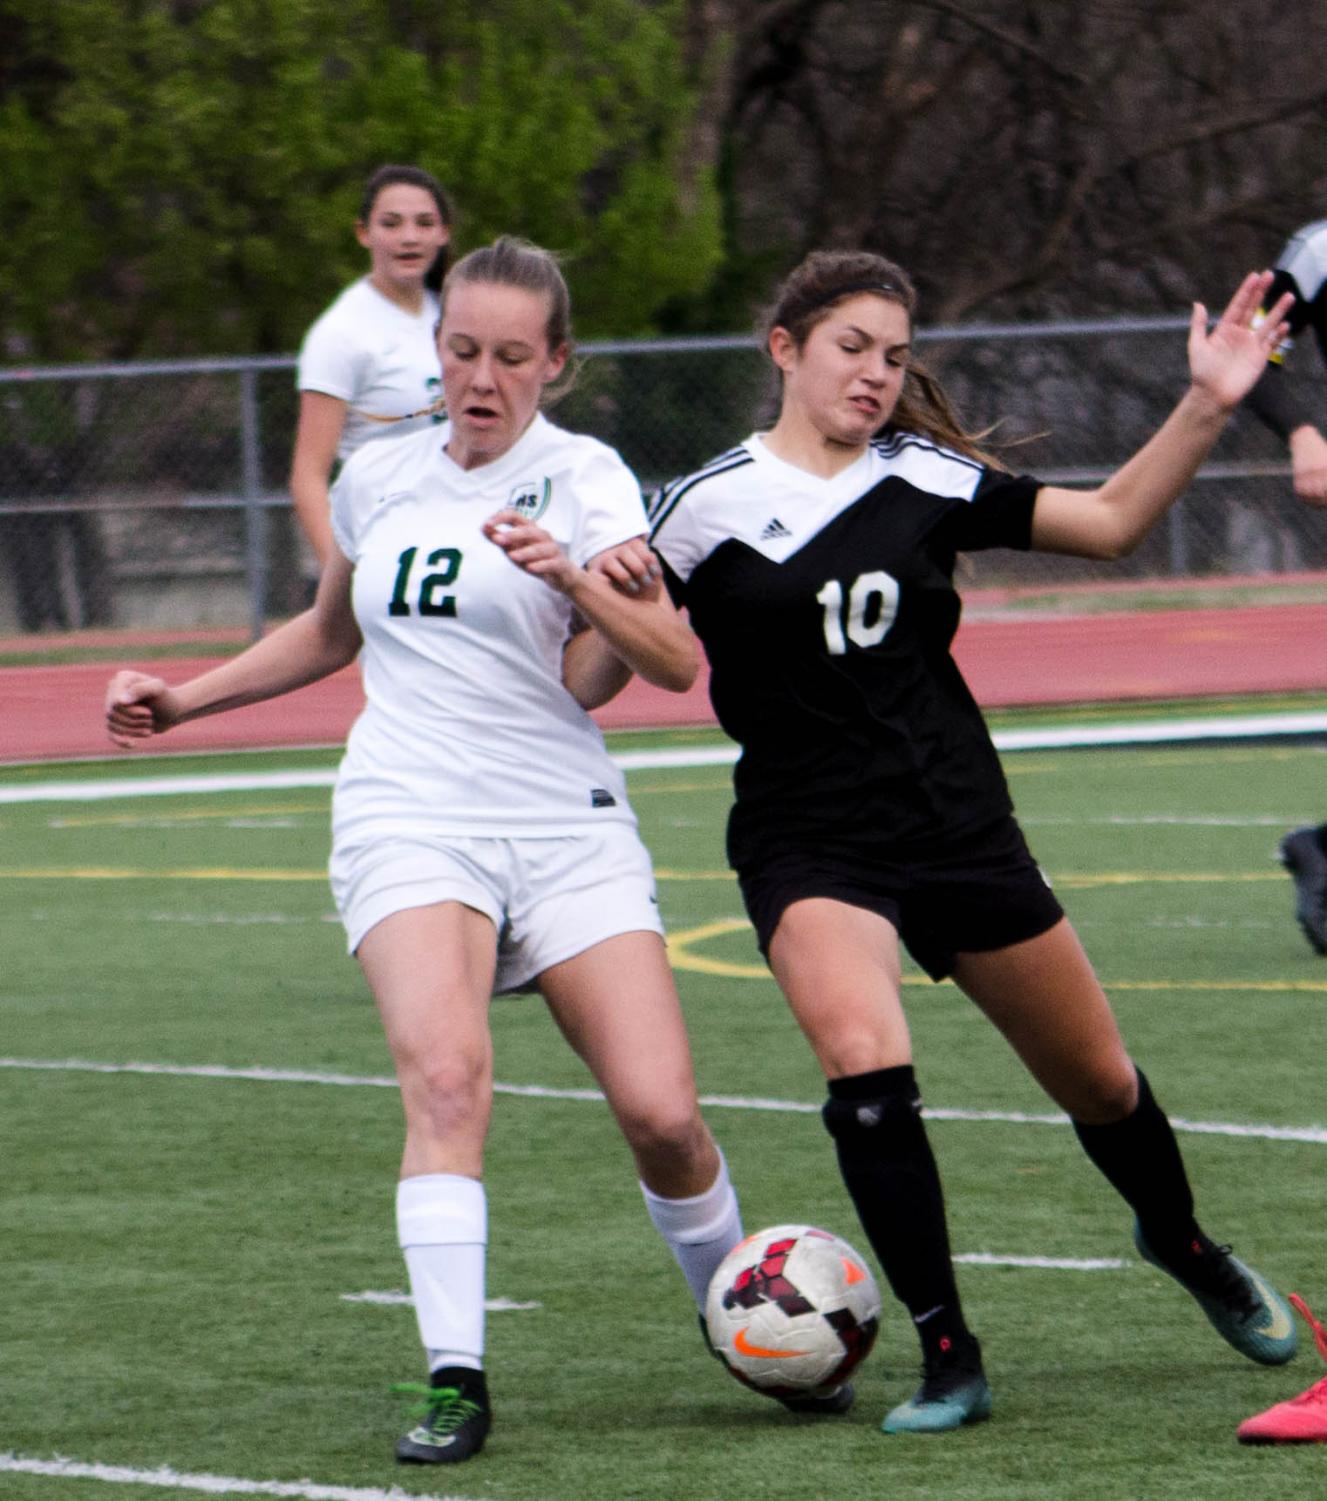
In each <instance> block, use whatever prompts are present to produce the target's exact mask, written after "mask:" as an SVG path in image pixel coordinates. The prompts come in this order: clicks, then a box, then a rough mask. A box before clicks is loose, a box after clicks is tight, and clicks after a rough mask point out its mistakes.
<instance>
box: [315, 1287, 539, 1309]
mask: <svg viewBox="0 0 1327 1501" xmlns="http://www.w3.org/2000/svg"><path fill="white" fill-rule="evenodd" d="M341 1301H342V1302H343V1303H378V1304H382V1305H384V1306H387V1307H391V1306H394V1305H395V1304H398V1303H404V1304H407V1305H409V1306H411V1307H413V1306H414V1302H415V1300H414V1299H413V1298H412V1297H411V1296H410V1294H409V1293H406V1292H402V1291H401V1290H400V1289H399V1288H394V1289H393V1290H392V1291H391V1292H374V1291H373V1290H372V1289H371V1288H370V1289H369V1290H367V1291H365V1292H362V1293H342V1294H341ZM543 1306H544V1305H543V1304H542V1303H518V1302H517V1301H516V1299H515V1298H485V1300H484V1308H485V1310H486V1312H488V1313H528V1312H530V1310H531V1309H535V1308H542V1307H543Z"/></svg>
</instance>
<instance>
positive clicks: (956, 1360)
mask: <svg viewBox="0 0 1327 1501" xmlns="http://www.w3.org/2000/svg"><path fill="white" fill-rule="evenodd" d="M990 1415H991V1389H990V1387H989V1386H988V1385H987V1384H986V1375H985V1372H984V1371H983V1370H982V1366H981V1346H980V1345H979V1344H978V1343H977V1341H976V1340H975V1339H973V1340H972V1341H971V1343H969V1342H968V1341H964V1342H963V1343H962V1344H961V1345H959V1346H958V1347H957V1348H956V1349H954V1350H950V1351H946V1352H945V1353H944V1354H942V1355H940V1356H939V1357H937V1358H934V1359H931V1360H928V1361H927V1362H926V1365H925V1366H924V1367H923V1369H922V1384H921V1386H919V1387H918V1388H917V1390H916V1392H915V1393H914V1394H913V1395H912V1396H911V1397H910V1398H909V1399H908V1400H907V1401H906V1402H903V1403H901V1404H900V1405H899V1406H898V1407H896V1408H894V1409H893V1411H892V1412H889V1413H887V1414H886V1415H885V1420H884V1422H883V1423H881V1425H880V1431H881V1432H882V1433H949V1432H950V1431H952V1430H953V1429H955V1428H961V1427H962V1426H963V1425H964V1424H965V1423H980V1422H981V1421H982V1420H983V1419H984V1418H989V1417H990Z"/></svg>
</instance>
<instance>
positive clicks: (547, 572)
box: [481, 508, 585, 594]
mask: <svg viewBox="0 0 1327 1501" xmlns="http://www.w3.org/2000/svg"><path fill="white" fill-rule="evenodd" d="M481 530H482V531H483V533H484V535H485V536H486V537H487V538H488V540H489V541H490V542H492V543H493V544H494V545H495V546H496V547H500V548H501V549H502V550H503V552H505V553H506V554H507V556H508V558H510V559H511V561H512V562H513V563H515V565H516V566H517V568H520V569H521V570H523V571H524V572H525V573H529V574H533V575H534V577H535V578H537V579H542V580H543V581H544V583H546V584H547V585H548V586H549V588H550V589H556V590H557V591H558V593H559V594H566V593H568V592H569V591H570V590H571V588H572V586H573V585H574V584H575V582H576V580H577V579H578V578H580V577H581V576H582V574H583V573H584V572H585V570H584V569H583V568H579V567H577V565H576V564H575V563H573V562H572V561H571V559H570V558H569V557H568V556H567V555H566V553H565V552H564V551H563V550H562V548H561V546H560V545H559V544H558V543H557V542H555V541H554V539H553V538H552V537H551V536H549V534H548V533H547V532H546V531H545V530H544V529H543V527H542V526H536V525H535V524H534V522H533V521H525V520H523V519H522V517H521V515H520V513H519V512H517V511H513V510H510V509H507V508H504V509H503V510H501V511H495V512H494V514H493V515H492V516H490V517H489V518H488V520H487V521H486V522H484V524H483V526H482V527H481Z"/></svg>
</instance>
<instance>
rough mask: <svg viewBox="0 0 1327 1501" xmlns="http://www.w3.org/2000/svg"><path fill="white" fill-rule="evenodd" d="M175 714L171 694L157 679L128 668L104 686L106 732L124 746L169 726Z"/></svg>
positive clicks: (148, 737)
mask: <svg viewBox="0 0 1327 1501" xmlns="http://www.w3.org/2000/svg"><path fill="white" fill-rule="evenodd" d="M177 717H178V710H177V708H176V705H175V701H174V695H173V694H172V693H171V691H170V689H169V688H168V687H167V686H166V684H165V683H164V682H163V681H162V680H161V678H154V677H149V676H148V674H147V673H144V672H135V671H133V670H132V669H129V670H126V671H122V672H117V673H116V674H115V676H114V677H113V678H112V679H111V680H110V683H109V684H108V685H107V688H106V733H107V734H108V735H109V736H110V737H111V740H112V741H113V742H114V743H115V744H116V745H118V746H120V747H122V748H124V749H128V748H129V747H130V746H132V745H133V744H134V742H135V741H136V740H147V739H150V738H151V737H152V736H153V735H160V734H161V733H162V731H163V730H168V729H170V727H171V725H173V724H174V723H175V721H176V718H177Z"/></svg>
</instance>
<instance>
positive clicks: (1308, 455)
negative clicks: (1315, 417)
mask: <svg viewBox="0 0 1327 1501" xmlns="http://www.w3.org/2000/svg"><path fill="white" fill-rule="evenodd" d="M1290 461H1291V465H1292V469H1293V473H1294V481H1295V494H1296V495H1298V496H1299V498H1300V499H1301V500H1303V501H1307V502H1308V504H1309V505H1311V506H1327V438H1324V437H1323V435H1322V434H1321V433H1320V432H1319V431H1318V429H1317V428H1316V427H1301V428H1298V429H1297V430H1296V431H1295V432H1293V433H1291V435H1290Z"/></svg>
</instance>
